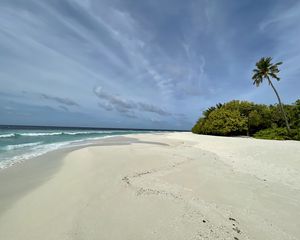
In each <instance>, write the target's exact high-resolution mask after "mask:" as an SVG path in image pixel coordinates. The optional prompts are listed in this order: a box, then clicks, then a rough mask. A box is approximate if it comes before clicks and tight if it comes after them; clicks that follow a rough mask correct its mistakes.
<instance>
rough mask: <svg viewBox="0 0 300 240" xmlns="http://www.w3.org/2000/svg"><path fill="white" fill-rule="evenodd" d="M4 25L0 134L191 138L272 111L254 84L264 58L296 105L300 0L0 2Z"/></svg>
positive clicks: (266, 91)
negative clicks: (247, 104) (238, 104)
mask: <svg viewBox="0 0 300 240" xmlns="http://www.w3.org/2000/svg"><path fill="white" fill-rule="evenodd" d="M0 19H1V21H0V101H1V104H0V124H25V125H60V126H87V127H88V126H89V127H90V126H93V127H125V128H168V129H190V128H191V127H192V125H193V124H194V123H195V121H196V120H197V118H198V117H199V116H200V115H201V112H202V110H204V109H205V108H206V107H208V106H211V105H215V104H216V103H219V102H225V101H229V100H232V99H239V100H249V101H255V102H258V103H275V102H276V97H275V95H274V93H273V92H272V90H271V88H270V87H269V86H268V85H267V84H264V85H263V86H261V87H260V88H256V87H255V86H253V85H252V81H251V73H252V69H253V67H254V64H255V62H256V61H257V60H258V59H259V58H260V57H262V56H272V57H273V58H274V61H283V62H284V64H283V65H282V66H281V69H282V72H281V75H280V76H281V77H282V81H281V82H279V83H276V86H277V88H278V91H279V93H280V94H281V96H282V98H283V101H284V102H285V103H291V102H294V101H295V100H296V99H297V98H299V97H300V95H299V92H300V91H299V89H300V81H299V75H300V65H299V63H300V44H299V42H300V27H299V22H300V1H298V0H285V1H282V0H257V1H255V0H243V1H240V0H226V1H224V0H186V1H182V0H143V1H133V0H51V1H49V0H26V1H23V0H1V1H0Z"/></svg>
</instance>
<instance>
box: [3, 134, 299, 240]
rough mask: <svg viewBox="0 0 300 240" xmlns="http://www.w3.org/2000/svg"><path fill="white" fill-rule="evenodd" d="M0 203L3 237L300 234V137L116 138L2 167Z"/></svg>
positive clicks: (138, 239) (60, 239)
mask: <svg viewBox="0 0 300 240" xmlns="http://www.w3.org/2000/svg"><path fill="white" fill-rule="evenodd" d="M104 143H105V144H104ZM49 169H50V170H49ZM0 204H1V207H0V239H1V240H2V239H3V240H17V239H18V240H19V239H22V240H27V239H28V240H29V239H30V240H34V239H38V240H40V239H43V240H48V239H49V240H50V239H51V240H64V239H66V240H67V239H75V240H77V239H78V240H80V239H88V240H90V239H95V240H96V239H97V240H98V239H101V240H105V239H111V240H118V239H120V240H121V239H122V240H127V239H128V240H143V239H153V240H154V239H155V240H157V239H172V240H175V239H235V240H237V239H240V240H242V239H255V240H256V239H257V240H260V239H261V240H268V239H270V240H277V239H278V240H283V239H284V240H285V239H300V228H299V226H300V143H299V142H295V141H268V140H257V139H251V138H225V137H212V136H200V135H193V134H192V133H162V134H136V135H130V136H128V137H123V138H110V139H107V140H105V141H102V143H101V144H100V143H99V146H88V147H83V148H80V149H72V150H69V151H68V152H62V153H60V152H56V153H51V154H46V155H44V156H43V157H42V158H40V159H36V160H31V161H28V162H27V163H26V164H20V165H19V166H16V167H12V168H11V169H8V170H5V171H3V172H0Z"/></svg>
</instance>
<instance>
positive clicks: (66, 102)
mask: <svg viewBox="0 0 300 240" xmlns="http://www.w3.org/2000/svg"><path fill="white" fill-rule="evenodd" d="M41 96H42V97H43V98H44V99H47V100H51V101H54V102H57V103H60V104H64V105H67V106H77V107H78V106H79V104H78V103H76V102H74V101H73V100H71V99H69V98H61V97H55V96H51V95H47V94H41Z"/></svg>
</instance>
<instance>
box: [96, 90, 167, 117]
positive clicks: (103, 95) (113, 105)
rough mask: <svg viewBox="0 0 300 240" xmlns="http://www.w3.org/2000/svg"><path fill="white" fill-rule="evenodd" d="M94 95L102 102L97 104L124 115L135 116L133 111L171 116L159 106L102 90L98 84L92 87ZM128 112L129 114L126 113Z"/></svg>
mask: <svg viewBox="0 0 300 240" xmlns="http://www.w3.org/2000/svg"><path fill="white" fill-rule="evenodd" d="M94 93H95V95H96V96H97V97H98V98H99V99H100V100H102V101H103V102H101V103H98V105H99V106H100V107H102V108H104V109H105V110H107V111H111V110H116V111H118V112H120V113H123V114H124V115H125V116H130V117H133V116H136V115H135V111H140V112H149V113H155V114H157V115H160V116H171V115H172V114H171V113H169V112H167V111H165V110H163V109H162V108H160V107H157V106H154V105H152V104H148V103H145V102H140V101H134V100H131V99H126V98H124V97H121V96H120V95H114V94H111V93H108V92H107V91H104V89H103V88H102V87H100V86H98V87H95V88H94ZM128 114H129V115H128Z"/></svg>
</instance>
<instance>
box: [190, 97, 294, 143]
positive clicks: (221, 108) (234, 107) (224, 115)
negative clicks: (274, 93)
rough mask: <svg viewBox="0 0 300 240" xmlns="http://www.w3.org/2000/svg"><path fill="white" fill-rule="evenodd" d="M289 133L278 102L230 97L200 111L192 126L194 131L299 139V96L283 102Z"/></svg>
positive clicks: (199, 132)
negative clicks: (290, 102) (271, 103)
mask: <svg viewBox="0 0 300 240" xmlns="http://www.w3.org/2000/svg"><path fill="white" fill-rule="evenodd" d="M283 108H284V109H285V114H286V117H287V119H288V122H289V127H290V133H289V132H288V130H287V128H286V122H285V118H284V117H283V116H282V114H281V107H280V106H279V105H278V104H275V105H265V104H256V103H253V102H248V101H239V100H233V101H230V102H227V103H224V104H221V103H219V104H217V105H216V106H213V107H210V108H208V109H206V110H205V111H204V112H203V116H202V117H200V118H199V120H198V121H197V123H196V124H195V125H194V127H193V128H192V132H193V133H198V134H207V135H219V136H240V135H248V136H254V137H257V138H266V139H296V140H300V99H299V100H297V101H296V102H295V103H293V104H291V105H283Z"/></svg>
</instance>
